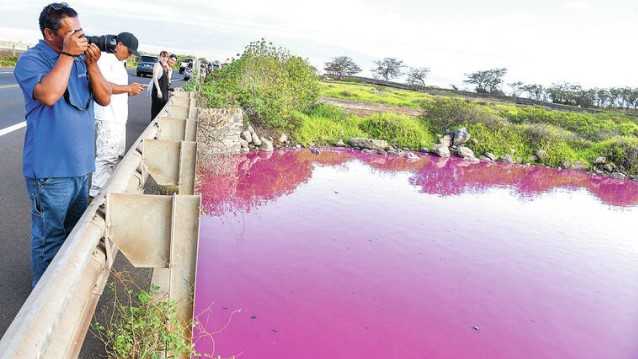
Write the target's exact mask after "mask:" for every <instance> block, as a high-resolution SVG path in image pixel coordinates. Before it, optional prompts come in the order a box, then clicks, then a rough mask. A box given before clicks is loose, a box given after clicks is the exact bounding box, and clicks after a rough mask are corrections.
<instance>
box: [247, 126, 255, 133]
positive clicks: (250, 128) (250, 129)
mask: <svg viewBox="0 0 638 359" xmlns="http://www.w3.org/2000/svg"><path fill="white" fill-rule="evenodd" d="M248 132H250V134H251V135H254V134H256V132H255V129H254V128H253V126H251V125H248Z"/></svg>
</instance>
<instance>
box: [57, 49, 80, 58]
mask: <svg viewBox="0 0 638 359" xmlns="http://www.w3.org/2000/svg"><path fill="white" fill-rule="evenodd" d="M60 55H66V56H70V57H72V58H76V57H77V56H75V55H71V54H70V53H68V52H66V51H62V52H60Z"/></svg>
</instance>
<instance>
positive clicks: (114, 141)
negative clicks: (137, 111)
mask: <svg viewBox="0 0 638 359" xmlns="http://www.w3.org/2000/svg"><path fill="white" fill-rule="evenodd" d="M95 130H96V131H95V132H96V139H95V152H96V156H95V173H93V180H92V182H91V190H90V191H89V195H91V196H92V197H95V196H97V195H98V194H99V193H100V192H101V191H102V189H104V186H105V185H106V182H107V181H108V180H109V178H111V174H113V170H114V169H115V167H116V166H117V164H118V162H119V161H120V157H121V156H123V155H124V151H125V150H126V122H117V121H101V120H96V121H95Z"/></svg>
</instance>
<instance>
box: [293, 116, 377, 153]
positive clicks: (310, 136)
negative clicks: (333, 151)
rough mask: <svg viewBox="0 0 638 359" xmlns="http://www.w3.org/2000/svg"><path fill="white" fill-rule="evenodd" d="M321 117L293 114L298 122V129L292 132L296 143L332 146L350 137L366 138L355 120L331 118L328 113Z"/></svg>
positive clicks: (339, 117) (338, 117)
mask: <svg viewBox="0 0 638 359" xmlns="http://www.w3.org/2000/svg"><path fill="white" fill-rule="evenodd" d="M324 114H326V115H327V116H325V117H324V116H321V112H318V113H317V114H314V115H312V114H311V115H308V114H304V113H301V112H297V113H295V115H294V116H295V118H296V119H297V120H298V121H299V124H300V125H299V127H298V128H297V130H296V131H295V132H293V137H294V138H295V141H297V142H298V143H300V144H302V145H304V146H309V145H334V144H336V143H337V142H338V141H339V140H343V141H347V140H348V139H349V138H351V137H368V135H367V134H366V133H365V132H363V131H362V130H361V129H360V128H359V126H358V122H359V120H358V119H357V118H342V117H341V116H336V117H333V116H331V114H329V113H324Z"/></svg>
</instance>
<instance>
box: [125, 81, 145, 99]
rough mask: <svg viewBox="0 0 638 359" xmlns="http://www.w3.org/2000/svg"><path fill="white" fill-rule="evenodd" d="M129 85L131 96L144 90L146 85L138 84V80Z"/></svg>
mask: <svg viewBox="0 0 638 359" xmlns="http://www.w3.org/2000/svg"><path fill="white" fill-rule="evenodd" d="M128 87H129V90H128V95H129V96H137V95H139V94H141V93H142V92H143V91H144V86H142V85H140V84H138V83H137V82H134V83H132V84H130V85H129V86H128Z"/></svg>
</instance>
